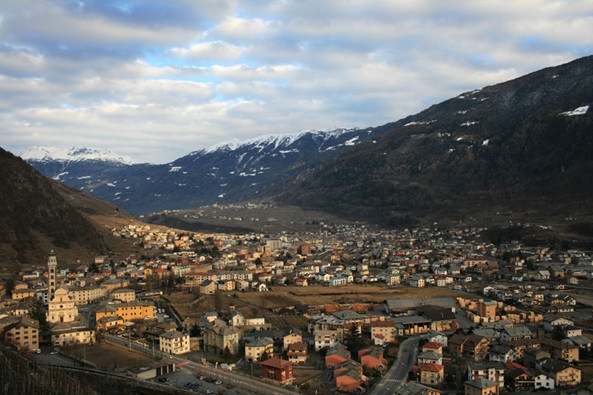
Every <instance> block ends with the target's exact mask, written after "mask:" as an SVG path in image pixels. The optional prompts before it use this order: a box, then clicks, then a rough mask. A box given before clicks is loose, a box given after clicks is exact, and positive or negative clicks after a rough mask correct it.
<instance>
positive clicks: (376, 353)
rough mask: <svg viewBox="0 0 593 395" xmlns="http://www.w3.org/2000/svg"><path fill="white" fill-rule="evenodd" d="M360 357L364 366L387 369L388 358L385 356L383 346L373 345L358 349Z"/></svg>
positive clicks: (380, 369)
mask: <svg viewBox="0 0 593 395" xmlns="http://www.w3.org/2000/svg"><path fill="white" fill-rule="evenodd" d="M358 359H359V360H360V363H361V364H362V366H363V367H365V368H369V369H376V370H379V371H381V372H382V371H384V370H385V369H387V360H386V359H385V358H383V347H378V346H371V347H369V348H365V349H363V350H360V351H358Z"/></svg>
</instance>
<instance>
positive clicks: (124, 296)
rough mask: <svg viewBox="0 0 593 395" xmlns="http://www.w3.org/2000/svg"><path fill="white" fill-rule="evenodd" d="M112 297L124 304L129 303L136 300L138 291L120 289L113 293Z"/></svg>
mask: <svg viewBox="0 0 593 395" xmlns="http://www.w3.org/2000/svg"><path fill="white" fill-rule="evenodd" d="M111 296H112V297H113V299H116V300H119V301H121V302H124V303H128V302H131V301H133V300H136V291H134V290H133V289H129V288H120V289H116V290H115V291H113V292H112V293H111Z"/></svg>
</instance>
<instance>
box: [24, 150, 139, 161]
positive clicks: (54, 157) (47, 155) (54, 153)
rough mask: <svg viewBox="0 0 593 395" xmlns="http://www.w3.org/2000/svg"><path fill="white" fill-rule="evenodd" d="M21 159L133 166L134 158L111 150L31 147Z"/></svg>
mask: <svg viewBox="0 0 593 395" xmlns="http://www.w3.org/2000/svg"><path fill="white" fill-rule="evenodd" d="M20 157H21V158H22V159H24V160H26V161H39V162H46V161H57V162H79V161H96V162H111V163H121V164H124V165H131V164H132V163H134V161H133V160H132V158H130V157H127V156H121V155H117V154H115V153H114V152H112V151H109V150H102V149H92V148H84V147H72V148H58V147H31V148H28V149H27V150H25V152H23V153H22V154H21V155H20Z"/></svg>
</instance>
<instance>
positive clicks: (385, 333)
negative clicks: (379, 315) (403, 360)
mask: <svg viewBox="0 0 593 395" xmlns="http://www.w3.org/2000/svg"><path fill="white" fill-rule="evenodd" d="M395 337H396V333H395V322H393V321H392V320H385V321H373V322H371V340H372V341H373V344H376V345H378V346H381V345H383V344H387V343H393V342H394V341H395Z"/></svg>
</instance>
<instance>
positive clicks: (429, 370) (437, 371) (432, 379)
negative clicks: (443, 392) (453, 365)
mask: <svg viewBox="0 0 593 395" xmlns="http://www.w3.org/2000/svg"><path fill="white" fill-rule="evenodd" d="M416 370H417V374H418V379H419V381H420V384H424V385H430V386H438V385H441V384H442V382H443V380H444V379H445V366H444V365H441V364H437V363H424V364H421V365H418V366H417V368H416Z"/></svg>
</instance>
